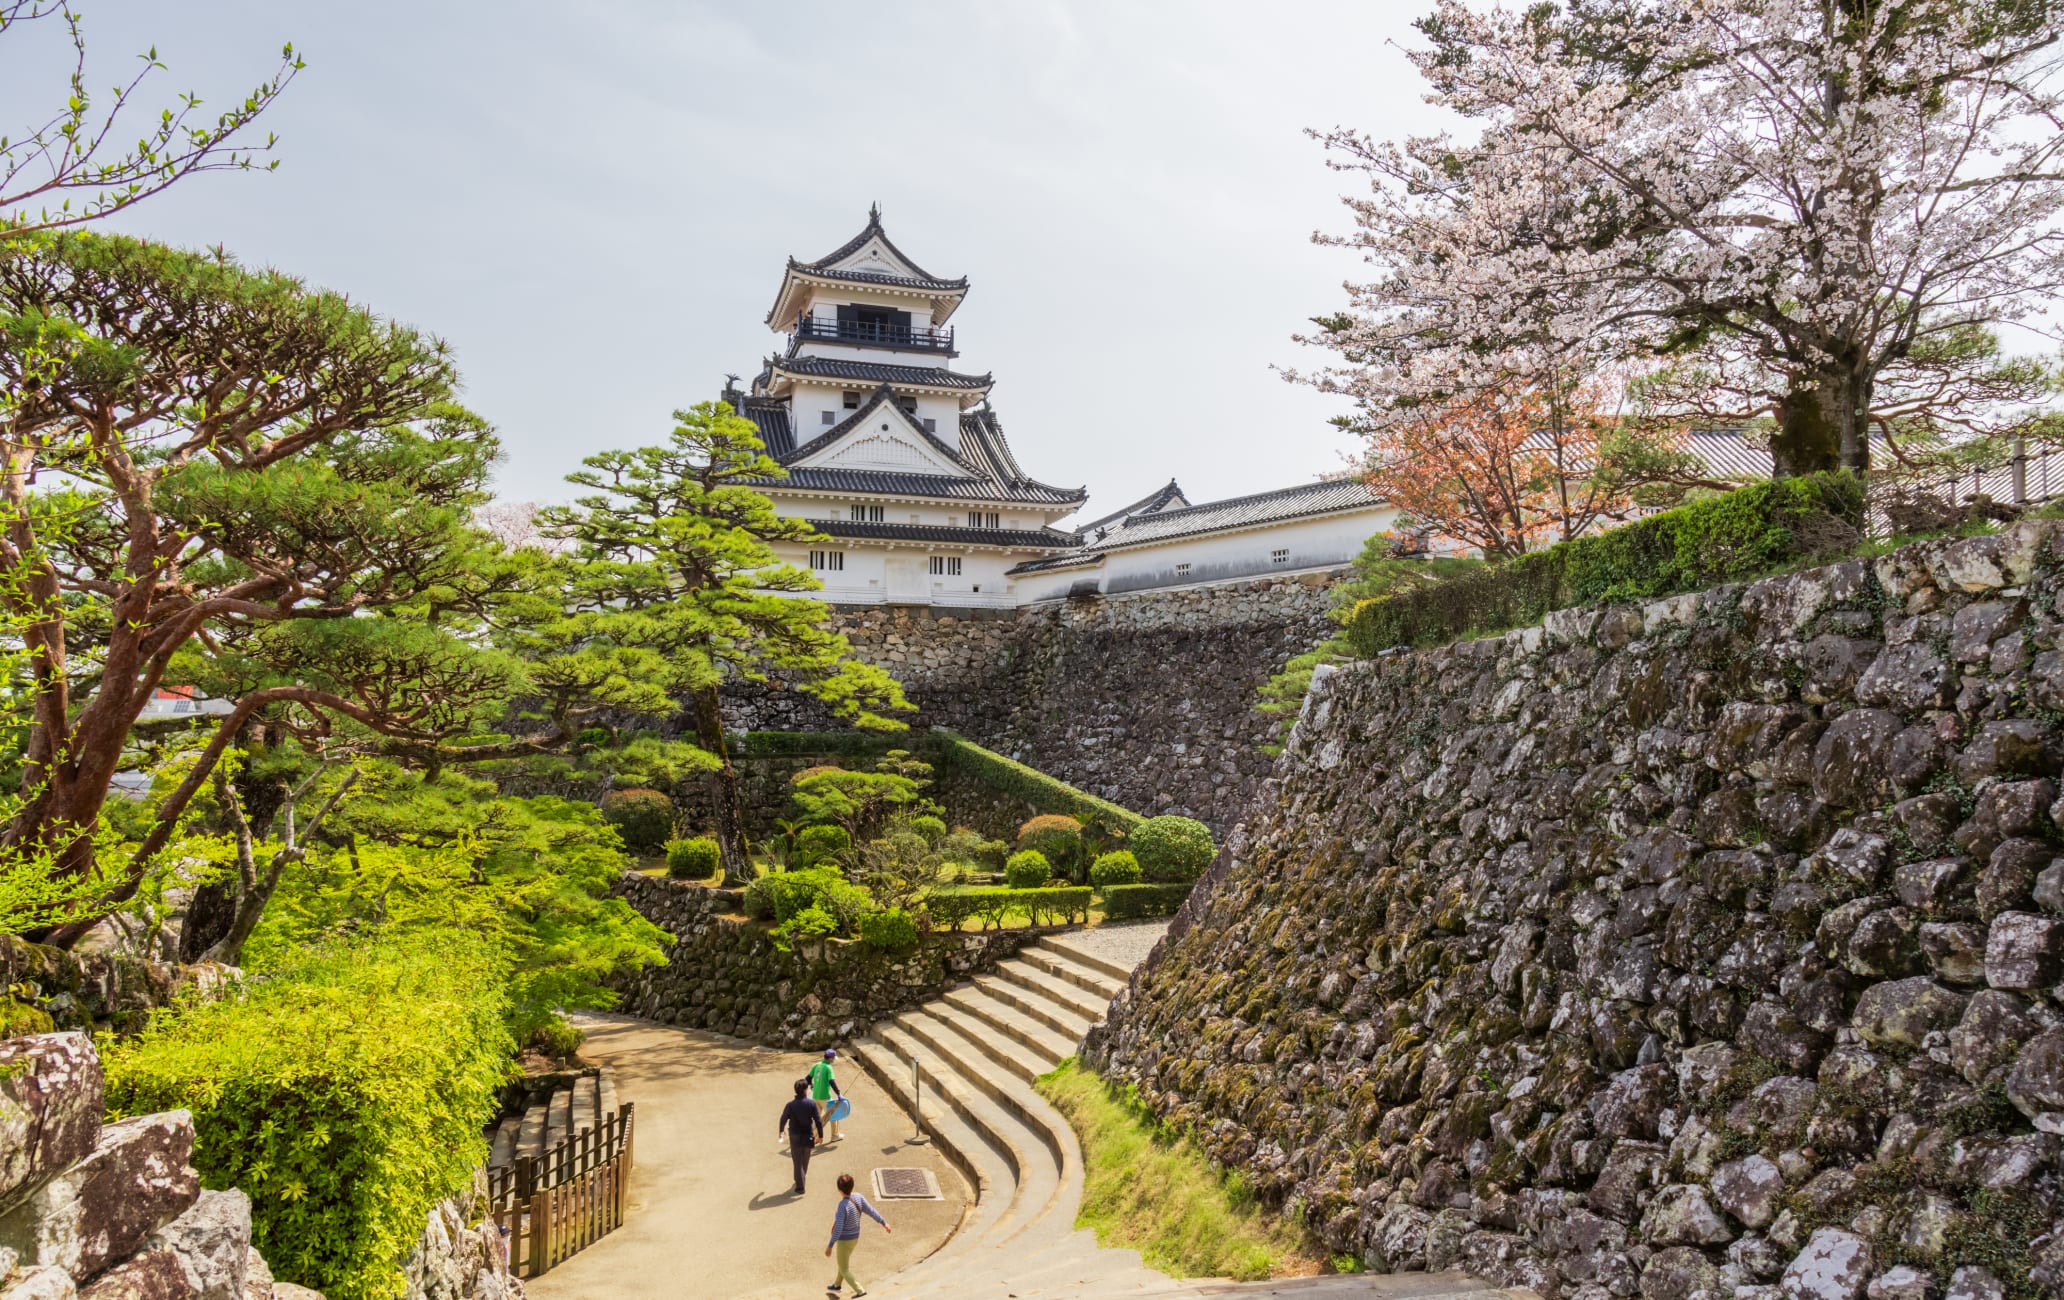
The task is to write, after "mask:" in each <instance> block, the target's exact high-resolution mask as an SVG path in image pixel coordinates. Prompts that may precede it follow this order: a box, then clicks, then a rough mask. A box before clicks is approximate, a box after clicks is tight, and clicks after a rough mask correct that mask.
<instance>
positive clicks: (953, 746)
mask: <svg viewBox="0 0 2064 1300" xmlns="http://www.w3.org/2000/svg"><path fill="white" fill-rule="evenodd" d="M931 742H932V743H931V745H929V746H927V747H928V748H931V749H933V750H934V751H935V753H936V756H937V761H938V765H939V766H940V767H941V768H948V769H952V770H955V771H958V772H962V773H965V774H966V775H967V776H970V777H972V778H974V779H975V780H977V781H980V782H981V783H982V784H983V785H986V786H988V787H989V788H990V789H992V790H996V791H999V792H1001V793H1003V794H1006V795H1009V796H1010V797H1012V798H1013V799H1022V800H1024V801H1025V802H1026V803H1028V804H1031V805H1032V806H1033V807H1034V808H1036V809H1038V810H1039V811H1040V812H1042V813H1058V814H1061V815H1063V816H1068V817H1073V818H1074V819H1075V820H1076V821H1079V822H1081V823H1082V824H1083V825H1085V826H1094V827H1096V828H1097V829H1098V830H1100V831H1102V832H1103V833H1104V834H1106V835H1117V836H1122V835H1127V834H1130V833H1131V831H1132V828H1133V827H1135V826H1137V825H1139V824H1140V823H1141V822H1142V821H1144V820H1146V819H1145V818H1143V817H1141V816H1140V815H1139V814H1138V813H1136V812H1132V811H1130V810H1128V809H1125V808H1120V807H1119V806H1118V805H1117V804H1115V803H1112V802H1111V801H1110V800H1108V799H1099V798H1097V797H1096V796H1095V795H1093V794H1089V793H1088V792H1086V791H1082V790H1077V789H1076V788H1075V787H1074V786H1072V785H1069V784H1068V783H1067V782H1066V781H1062V780H1058V779H1056V778H1054V777H1051V776H1048V775H1047V774H1046V773H1044V772H1041V771H1039V770H1038V769H1037V768H1031V767H1027V766H1025V765H1024V764H1023V763H1020V762H1018V761H1017V760H1016V759H1014V758H1005V757H1004V756H1003V755H1002V754H999V753H997V752H996V751H995V750H993V749H984V748H982V747H981V746H980V745H977V744H976V743H975V742H973V741H972V740H968V739H967V738H965V737H963V736H960V735H957V734H956V733H954V732H951V731H948V730H947V729H946V728H944V727H935V728H933V729H932V734H931Z"/></svg>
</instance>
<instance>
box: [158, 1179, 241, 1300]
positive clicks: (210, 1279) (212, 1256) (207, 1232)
mask: <svg viewBox="0 0 2064 1300" xmlns="http://www.w3.org/2000/svg"><path fill="white" fill-rule="evenodd" d="M150 1244H151V1245H152V1246H153V1247H156V1248H158V1249H162V1250H167V1251H170V1252H171V1253H172V1256H173V1258H175V1259H177V1260H178V1261H179V1266H180V1268H181V1269H183V1270H184V1271H185V1273H186V1279H187V1281H188V1282H190V1283H192V1284H193V1289H194V1294H195V1295H197V1296H199V1297H200V1300H245V1297H244V1286H245V1281H246V1279H247V1278H248V1277H249V1273H250V1254H251V1198H250V1197H248V1196H246V1195H244V1194H243V1193H242V1192H241V1191H238V1190H235V1189H231V1190H229V1191H226V1192H202V1193H201V1194H200V1197H199V1198H198V1199H197V1200H195V1201H194V1203H193V1204H192V1205H191V1206H189V1207H188V1208H187V1211H186V1213H184V1214H182V1215H180V1216H179V1217H178V1218H176V1219H174V1220H172V1222H170V1223H168V1224H166V1225H165V1226H164V1227H162V1228H160V1229H158V1230H157V1231H156V1232H155V1233H153V1234H151V1239H150Z"/></svg>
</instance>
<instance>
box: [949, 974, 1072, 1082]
mask: <svg viewBox="0 0 2064 1300" xmlns="http://www.w3.org/2000/svg"><path fill="white" fill-rule="evenodd" d="M940 1004H944V1005H946V1006H949V1007H955V1008H958V1009H959V1010H962V1011H965V1012H966V1013H967V1014H969V1015H971V1016H973V1017H975V1018H976V1019H978V1020H980V1021H981V1022H982V1023H983V1024H985V1025H988V1026H989V1027H990V1028H991V1029H993V1030H995V1031H996V1032H997V1033H999V1034H1002V1035H1003V1036H1004V1037H1006V1038H1009V1039H1010V1040H1012V1041H1013V1042H1016V1043H1019V1044H1021V1045H1022V1046H1024V1047H1026V1048H1027V1049H1029V1050H1030V1051H1031V1052H1032V1053H1033V1054H1034V1055H1036V1056H1038V1057H1039V1058H1040V1059H1042V1060H1047V1061H1059V1060H1061V1059H1062V1058H1064V1057H1068V1056H1072V1055H1074V1053H1075V1048H1076V1045H1077V1042H1076V1040H1074V1039H1070V1038H1069V1037H1067V1035H1065V1034H1063V1033H1061V1032H1060V1031H1059V1030H1057V1029H1055V1028H1054V1027H1053V1026H1052V1025H1049V1024H1046V1023H1045V1022H1044V1021H1040V1020H1035V1019H1033V1018H1032V1017H1031V1016H1028V1015H1026V1014H1025V1013H1024V1012H1022V1011H1020V1010H1018V1009H1017V1008H1016V1007H1014V1006H1012V1005H1010V1004H1009V1003H1008V1002H1005V1001H1003V1000H1002V999H1001V998H998V997H996V996H995V995H993V994H991V993H990V992H989V991H988V990H987V989H983V988H978V987H976V986H975V985H972V984H970V985H968V986H967V987H965V988H957V989H954V990H953V991H951V992H949V993H948V994H947V995H946V996H945V997H943V998H941V999H939V1002H938V1003H934V1004H933V1005H934V1006H937V1005H940ZM1042 1073H1044V1071H1042Z"/></svg>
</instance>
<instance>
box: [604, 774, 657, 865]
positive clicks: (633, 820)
mask: <svg viewBox="0 0 2064 1300" xmlns="http://www.w3.org/2000/svg"><path fill="white" fill-rule="evenodd" d="M602 820H604V821H606V822H608V823H609V824H610V825H611V826H614V827H616V833H617V834H619V835H621V836H623V842H624V847H625V848H627V849H629V850H631V852H633V853H651V852H654V851H655V850H657V849H659V848H660V847H661V846H663V845H664V844H665V843H666V842H667V839H668V838H669V837H670V836H672V835H673V833H674V801H673V800H672V799H669V798H667V797H666V796H665V795H663V794H661V793H660V792H659V791H657V790H611V791H610V792H609V793H608V794H605V795H603V796H602Z"/></svg>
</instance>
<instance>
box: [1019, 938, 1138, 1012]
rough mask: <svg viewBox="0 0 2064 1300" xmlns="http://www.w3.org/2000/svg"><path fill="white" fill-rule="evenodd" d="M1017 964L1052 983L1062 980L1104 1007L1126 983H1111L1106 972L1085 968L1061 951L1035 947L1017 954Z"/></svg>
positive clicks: (1070, 955) (1076, 958) (1074, 958)
mask: <svg viewBox="0 0 2064 1300" xmlns="http://www.w3.org/2000/svg"><path fill="white" fill-rule="evenodd" d="M1018 960H1019V961H1022V962H1024V963H1025V964H1026V965H1028V966H1031V967H1034V968H1035V969H1037V970H1042V971H1045V972H1046V973H1047V974H1049V975H1051V976H1053V977H1054V978H1055V979H1058V980H1064V981H1066V982H1067V983H1069V984H1073V985H1074V986H1075V987H1077V988H1079V989H1082V990H1084V991H1086V992H1088V993H1090V994H1093V995H1094V996H1095V997H1097V998H1098V999H1100V1000H1102V1002H1103V1003H1104V1005H1105V1006H1109V1005H1110V1004H1111V999H1112V998H1114V997H1117V996H1118V990H1120V989H1122V988H1124V987H1125V981H1124V980H1121V979H1113V978H1112V977H1111V976H1110V974H1109V973H1108V972H1105V971H1101V970H1098V969H1097V968H1096V967H1094V966H1090V965H1087V964H1086V963H1084V962H1083V961H1082V960H1081V959H1080V958H1078V957H1076V956H1074V955H1073V954H1071V953H1068V952H1066V951H1065V950H1063V949H1060V948H1048V947H1045V946H1044V945H1035V946H1033V947H1030V948H1027V949H1025V950H1023V951H1022V952H1020V953H1019V954H1018Z"/></svg>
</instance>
